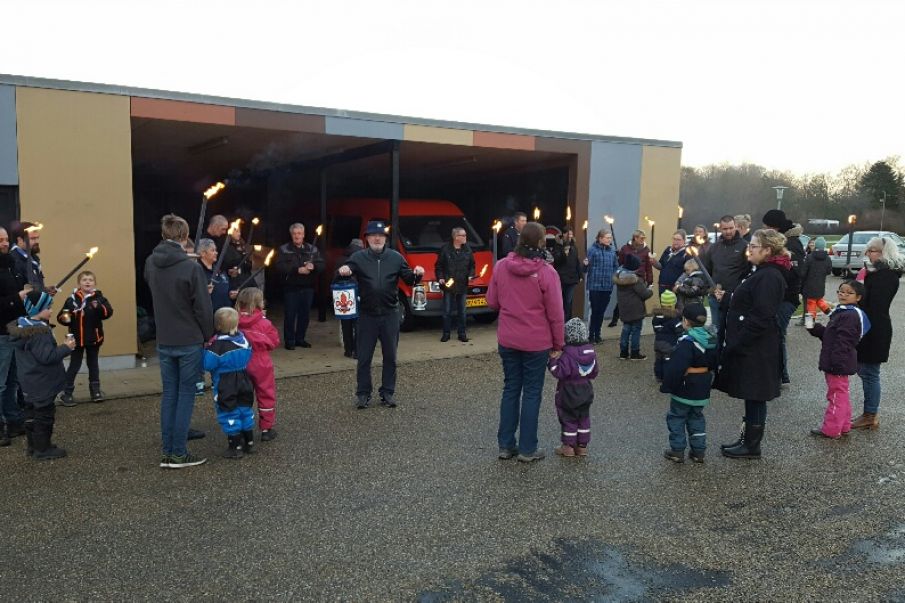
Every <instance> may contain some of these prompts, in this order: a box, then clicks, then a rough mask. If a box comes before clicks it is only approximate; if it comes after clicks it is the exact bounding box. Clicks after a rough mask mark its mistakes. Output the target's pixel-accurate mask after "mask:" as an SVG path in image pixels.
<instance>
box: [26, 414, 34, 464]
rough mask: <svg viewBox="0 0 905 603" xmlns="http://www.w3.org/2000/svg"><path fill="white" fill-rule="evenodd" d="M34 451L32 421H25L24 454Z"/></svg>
mask: <svg viewBox="0 0 905 603" xmlns="http://www.w3.org/2000/svg"><path fill="white" fill-rule="evenodd" d="M34 453H35V436H34V423H32V422H31V421H25V456H31V455H33V454H34Z"/></svg>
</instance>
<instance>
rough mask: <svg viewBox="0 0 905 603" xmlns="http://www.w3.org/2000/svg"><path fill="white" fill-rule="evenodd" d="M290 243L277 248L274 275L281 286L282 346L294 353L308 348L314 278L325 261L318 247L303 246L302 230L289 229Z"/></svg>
mask: <svg viewBox="0 0 905 603" xmlns="http://www.w3.org/2000/svg"><path fill="white" fill-rule="evenodd" d="M289 235H290V236H291V237H292V240H291V241H290V242H289V243H286V244H285V245H281V246H280V254H279V255H278V256H277V263H276V268H277V273H278V274H279V275H280V282H281V283H282V284H283V345H284V346H285V347H286V349H287V350H294V349H295V346H296V344H298V345H300V346H302V347H303V348H310V347H311V344H310V343H308V341H307V340H306V339H305V336H306V335H307V333H308V322H309V318H310V316H311V302H312V301H314V285H315V284H316V283H317V275H318V274H320V273H321V272H323V271H324V258H323V257H322V256H321V254H320V252H319V251H318V249H317V247H315V246H314V245H312V244H310V243H306V242H305V226H304V225H302V224H299V223H295V224H293V225H292V226H290V227H289Z"/></svg>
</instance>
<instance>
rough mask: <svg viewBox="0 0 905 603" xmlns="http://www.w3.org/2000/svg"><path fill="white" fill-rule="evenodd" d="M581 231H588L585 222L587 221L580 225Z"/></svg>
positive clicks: (586, 222)
mask: <svg viewBox="0 0 905 603" xmlns="http://www.w3.org/2000/svg"><path fill="white" fill-rule="evenodd" d="M581 229H582V230H587V229H588V221H587V220H585V221H584V224H582V225H581Z"/></svg>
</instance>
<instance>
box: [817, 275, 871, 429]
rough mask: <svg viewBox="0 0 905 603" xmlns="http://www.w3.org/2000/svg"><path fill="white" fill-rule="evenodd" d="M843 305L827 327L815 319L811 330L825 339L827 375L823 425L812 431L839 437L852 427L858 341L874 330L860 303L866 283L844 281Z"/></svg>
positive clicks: (823, 357)
mask: <svg viewBox="0 0 905 603" xmlns="http://www.w3.org/2000/svg"><path fill="white" fill-rule="evenodd" d="M837 294H838V295H839V305H838V306H836V309H835V310H833V311H832V313H830V322H829V324H827V325H826V327H824V326H823V325H821V324H816V323H813V324H811V326H810V327H809V328H808V332H809V333H810V334H811V335H813V336H814V337H817V338H819V339H821V340H823V345H821V346H820V364H819V365H818V366H819V368H820V370H821V371H823V372H824V374H825V377H826V400H827V406H826V412H825V413H824V415H823V425H822V426H821V427H820V429H812V430H811V435H815V436H818V437H822V438H829V439H832V440H838V439H839V438H840V437H842V436H844V435H845V434H847V433H848V432H849V431H850V430H851V428H852V425H851V416H852V401H851V398H850V397H849V388H848V377H849V375H854V374H855V373H857V372H858V349H857V348H858V342H859V341H861V338H862V337H864V336H865V335H866V334H867V332H868V331H869V330H870V320H868V318H867V314H865V313H864V311H863V310H862V309H861V308H859V307H858V302H859V301H861V298H862V297H863V296H864V285H863V284H862V283H859V282H858V281H855V280H847V281H843V283H842V284H841V285H839V289H838V291H837Z"/></svg>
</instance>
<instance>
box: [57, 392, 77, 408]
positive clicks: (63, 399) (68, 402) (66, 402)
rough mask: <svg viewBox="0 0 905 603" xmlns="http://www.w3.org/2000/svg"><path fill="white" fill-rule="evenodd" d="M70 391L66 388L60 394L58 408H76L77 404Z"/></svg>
mask: <svg viewBox="0 0 905 603" xmlns="http://www.w3.org/2000/svg"><path fill="white" fill-rule="evenodd" d="M72 391H73V390H71V389H69V388H67V389H66V390H64V391H63V393H62V394H60V406H66V407H72V406H78V402H76V401H75V398H73V397H72Z"/></svg>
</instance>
